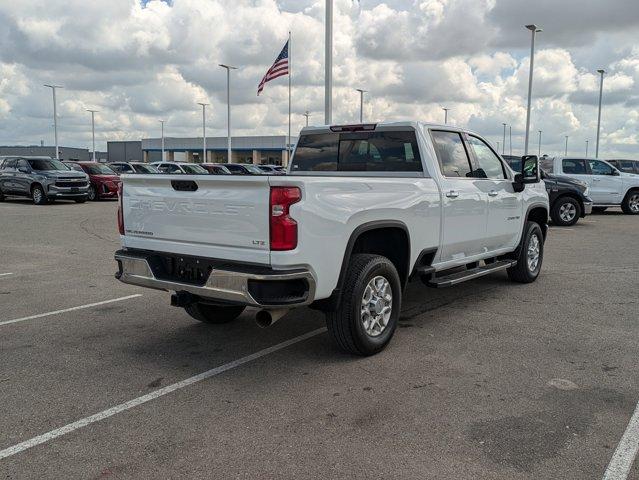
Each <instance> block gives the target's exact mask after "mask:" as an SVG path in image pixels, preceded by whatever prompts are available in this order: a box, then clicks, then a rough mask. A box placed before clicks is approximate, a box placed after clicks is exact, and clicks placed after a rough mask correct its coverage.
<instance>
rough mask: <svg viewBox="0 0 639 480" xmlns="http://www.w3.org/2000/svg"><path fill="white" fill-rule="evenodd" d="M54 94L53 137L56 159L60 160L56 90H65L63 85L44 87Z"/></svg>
mask: <svg viewBox="0 0 639 480" xmlns="http://www.w3.org/2000/svg"><path fill="white" fill-rule="evenodd" d="M44 86H45V87H49V88H50V89H51V91H52V92H53V136H54V138H55V158H56V160H60V149H59V148H58V106H57V102H56V98H55V90H56V88H64V87H63V86H62V85H44Z"/></svg>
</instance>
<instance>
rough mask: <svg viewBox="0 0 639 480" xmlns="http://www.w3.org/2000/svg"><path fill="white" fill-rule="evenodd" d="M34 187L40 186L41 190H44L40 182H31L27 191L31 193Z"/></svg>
mask: <svg viewBox="0 0 639 480" xmlns="http://www.w3.org/2000/svg"><path fill="white" fill-rule="evenodd" d="M35 187H40V188H41V189H42V191H43V192H44V187H43V186H42V184H41V183H40V182H33V183H32V184H31V186H30V187H29V191H30V192H31V193H33V189H34V188H35Z"/></svg>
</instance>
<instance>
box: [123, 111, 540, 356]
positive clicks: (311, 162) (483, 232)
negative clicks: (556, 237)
mask: <svg viewBox="0 0 639 480" xmlns="http://www.w3.org/2000/svg"><path fill="white" fill-rule="evenodd" d="M338 152H339V153H338ZM292 162H293V163H292V164H291V167H290V174H289V175H287V176H282V177H279V176H277V177H276V176H255V177H252V178H248V177H247V178H246V180H245V181H243V182H237V181H231V179H230V178H228V179H226V181H225V179H219V178H211V176H206V177H204V176H203V177H200V176H195V175H189V176H185V177H184V180H182V181H181V182H180V185H179V187H180V189H184V190H186V191H187V192H184V193H181V192H180V191H176V190H180V189H176V188H175V187H176V185H175V179H170V180H169V179H166V180H164V181H163V180H162V179H161V180H159V181H158V180H156V181H155V182H154V183H153V189H149V188H148V180H147V179H146V178H145V177H144V176H125V177H123V183H122V192H123V193H122V196H121V197H120V199H121V200H120V210H119V214H118V228H119V231H120V240H121V242H122V249H121V250H119V251H117V252H116V253H115V259H116V260H117V263H118V272H117V273H116V278H118V279H119V280H120V281H122V282H124V283H128V284H132V285H139V286H142V287H148V288H155V289H160V290H167V291H171V292H175V293H174V294H173V295H172V300H171V303H172V304H173V305H175V306H179V307H183V308H184V309H185V310H186V312H187V313H188V314H189V315H191V316H192V317H193V318H195V319H197V320H199V321H202V322H205V323H213V324H219V323H225V322H229V321H232V320H234V319H235V318H237V317H238V316H239V315H240V314H241V313H242V312H243V311H244V309H245V307H246V306H248V305H250V306H254V307H258V308H259V309H260V311H259V312H258V313H257V316H256V320H257V322H258V324H260V325H261V326H268V325H270V324H272V323H273V322H275V321H276V320H278V319H279V318H280V317H282V316H283V315H284V314H285V313H286V312H287V311H288V310H289V309H291V308H293V307H298V306H302V305H310V306H311V307H312V308H316V309H319V310H322V311H324V312H326V321H327V325H328V330H329V332H330V334H331V336H332V338H333V340H334V341H335V342H336V343H337V345H338V346H339V347H340V348H342V349H343V350H345V351H347V352H352V353H355V354H360V355H370V354H374V353H376V352H379V351H380V350H382V349H383V348H384V347H385V346H386V345H387V344H388V342H389V341H390V339H391V337H392V336H393V333H394V332H395V329H396V328H397V324H398V319H399V315H400V311H401V303H402V292H403V291H404V287H405V285H406V283H407V282H408V281H409V280H410V279H421V280H422V281H423V282H424V283H426V284H427V285H428V286H431V287H440V288H441V287H448V286H452V285H456V284H458V283H460V282H463V281H465V280H471V279H475V278H478V277H481V276H484V275H487V274H490V273H494V272H499V271H504V270H505V271H507V272H508V276H509V277H510V279H511V280H513V281H515V282H522V283H529V282H533V281H535V280H536V279H537V277H538V275H539V274H540V272H541V266H542V261H543V254H544V240H545V238H546V230H547V225H546V222H547V219H548V210H549V205H548V194H547V193H546V189H545V188H544V186H543V184H542V183H541V182H540V175H539V168H538V165H537V157H535V156H528V157H524V161H523V164H524V165H523V167H522V170H521V171H520V172H518V173H514V172H513V171H512V170H511V169H509V168H508V167H507V166H506V164H505V163H504V162H503V161H502V159H501V158H500V157H499V155H498V154H497V153H495V151H494V150H493V148H492V147H491V146H490V145H489V144H488V143H487V142H486V141H485V140H484V139H482V138H481V137H480V136H479V135H477V134H475V133H472V132H469V131H467V130H465V129H461V128H459V127H453V126H448V125H431V124H423V123H418V122H397V123H382V124H376V125H375V124H373V125H349V126H330V127H329V126H326V127H307V128H304V129H303V130H302V132H301V134H300V137H299V142H298V143H297V146H296V150H295V155H294V156H293V159H292ZM524 172H526V174H524Z"/></svg>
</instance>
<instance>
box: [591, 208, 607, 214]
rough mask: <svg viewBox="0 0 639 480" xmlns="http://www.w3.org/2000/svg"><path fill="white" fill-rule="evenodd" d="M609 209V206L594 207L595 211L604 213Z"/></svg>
mask: <svg viewBox="0 0 639 480" xmlns="http://www.w3.org/2000/svg"><path fill="white" fill-rule="evenodd" d="M606 210H608V207H592V211H593V213H603V212H605V211H606Z"/></svg>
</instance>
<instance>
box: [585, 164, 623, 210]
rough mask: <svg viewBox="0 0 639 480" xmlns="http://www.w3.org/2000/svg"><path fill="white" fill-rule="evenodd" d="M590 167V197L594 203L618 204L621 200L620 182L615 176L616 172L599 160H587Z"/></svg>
mask: <svg viewBox="0 0 639 480" xmlns="http://www.w3.org/2000/svg"><path fill="white" fill-rule="evenodd" d="M588 163H589V165H590V174H591V175H590V178H591V179H592V183H591V184H590V185H591V187H590V197H591V198H592V201H593V202H595V203H613V204H620V203H621V200H622V194H623V191H622V184H623V182H622V180H621V178H620V177H619V176H618V175H615V172H616V170H615V169H614V168H612V167H611V166H610V165H608V164H607V163H606V162H602V161H601V160H588Z"/></svg>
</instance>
